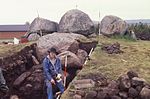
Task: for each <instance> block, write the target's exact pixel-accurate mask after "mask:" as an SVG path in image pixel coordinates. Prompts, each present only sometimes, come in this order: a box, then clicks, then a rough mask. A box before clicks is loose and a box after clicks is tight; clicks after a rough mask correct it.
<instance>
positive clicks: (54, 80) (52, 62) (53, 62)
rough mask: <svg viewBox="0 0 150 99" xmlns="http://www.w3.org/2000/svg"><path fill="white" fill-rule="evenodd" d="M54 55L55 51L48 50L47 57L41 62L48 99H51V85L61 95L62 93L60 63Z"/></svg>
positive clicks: (53, 49)
mask: <svg viewBox="0 0 150 99" xmlns="http://www.w3.org/2000/svg"><path fill="white" fill-rule="evenodd" d="M56 54H57V52H56V49H55V48H51V49H49V50H48V55H47V56H46V57H45V59H44V60H43V69H44V75H45V83H46V86H47V94H48V99H53V90H52V85H56V86H57V87H58V88H59V90H60V93H61V94H62V93H63V92H64V85H63V81H62V67H61V61H60V59H59V58H58V57H57V56H56Z"/></svg>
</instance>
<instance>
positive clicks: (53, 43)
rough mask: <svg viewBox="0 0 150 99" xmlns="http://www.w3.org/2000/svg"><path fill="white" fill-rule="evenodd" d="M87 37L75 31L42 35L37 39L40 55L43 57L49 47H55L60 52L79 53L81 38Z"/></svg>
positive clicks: (40, 57)
mask: <svg viewBox="0 0 150 99" xmlns="http://www.w3.org/2000/svg"><path fill="white" fill-rule="evenodd" d="M81 39H82V40H83V39H87V38H86V37H84V36H83V35H80V34H74V33H53V34H48V35H45V36H42V37H41V38H39V40H38V41H37V47H38V50H37V51H38V57H39V59H42V58H43V56H45V55H46V54H47V50H48V49H49V48H52V47H55V48H56V50H57V52H58V53H61V52H64V51H67V50H68V51H71V52H73V53H77V51H78V49H79V42H78V41H80V40H81Z"/></svg>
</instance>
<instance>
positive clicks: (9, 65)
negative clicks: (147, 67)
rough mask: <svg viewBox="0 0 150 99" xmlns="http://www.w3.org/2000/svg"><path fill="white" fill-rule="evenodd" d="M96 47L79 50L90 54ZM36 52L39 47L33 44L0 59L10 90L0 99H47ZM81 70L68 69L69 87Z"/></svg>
mask: <svg viewBox="0 0 150 99" xmlns="http://www.w3.org/2000/svg"><path fill="white" fill-rule="evenodd" d="M96 45H97V42H96V41H94V42H87V43H80V44H79V48H80V49H82V50H85V51H86V52H87V53H89V52H90V50H91V49H92V48H95V47H96ZM36 50H37V45H36V44H32V45H30V46H26V47H25V48H23V49H22V50H21V51H19V52H17V53H14V54H13V55H11V56H6V57H3V58H0V67H1V68H2V69H3V74H4V77H5V79H6V82H7V85H8V87H9V88H10V91H9V92H8V93H7V94H5V93H2V92H0V99H10V97H11V96H12V95H17V96H18V97H19V99H46V86H45V84H44V78H43V68H42V64H41V63H42V62H40V64H39V65H36V62H35V60H34V59H33V56H34V58H36V59H37V60H38V57H37V56H38V53H37V51H36ZM38 61H39V60H38ZM81 69H82V68H74V67H72V68H71V67H70V68H67V82H66V83H67V86H68V85H69V83H70V82H71V81H72V80H73V79H74V77H75V76H76V75H77V71H80V70H81ZM53 91H54V92H56V91H57V88H55V87H54V88H53Z"/></svg>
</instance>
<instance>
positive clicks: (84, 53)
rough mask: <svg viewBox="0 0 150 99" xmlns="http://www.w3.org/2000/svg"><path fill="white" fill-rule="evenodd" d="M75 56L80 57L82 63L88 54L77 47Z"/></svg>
mask: <svg viewBox="0 0 150 99" xmlns="http://www.w3.org/2000/svg"><path fill="white" fill-rule="evenodd" d="M77 56H78V58H79V59H80V61H81V63H82V64H84V62H85V60H86V58H87V56H88V53H87V52H86V51H85V50H82V49H79V50H78V52H77Z"/></svg>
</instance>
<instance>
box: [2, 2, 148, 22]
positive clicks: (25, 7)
mask: <svg viewBox="0 0 150 99" xmlns="http://www.w3.org/2000/svg"><path fill="white" fill-rule="evenodd" d="M76 5H77V9H79V10H82V11H83V12H85V13H87V14H88V15H89V16H90V18H91V19H92V20H99V11H100V13H101V18H103V17H104V16H105V15H116V16H119V17H121V18H122V19H150V0H0V24H24V23H25V22H26V21H29V22H32V20H33V19H34V18H35V17H37V16H38V14H37V12H38V13H39V16H40V17H43V18H46V19H49V20H52V21H56V22H59V20H60V18H61V17H62V15H63V14H64V13H65V12H66V11H68V10H71V9H75V8H76Z"/></svg>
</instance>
